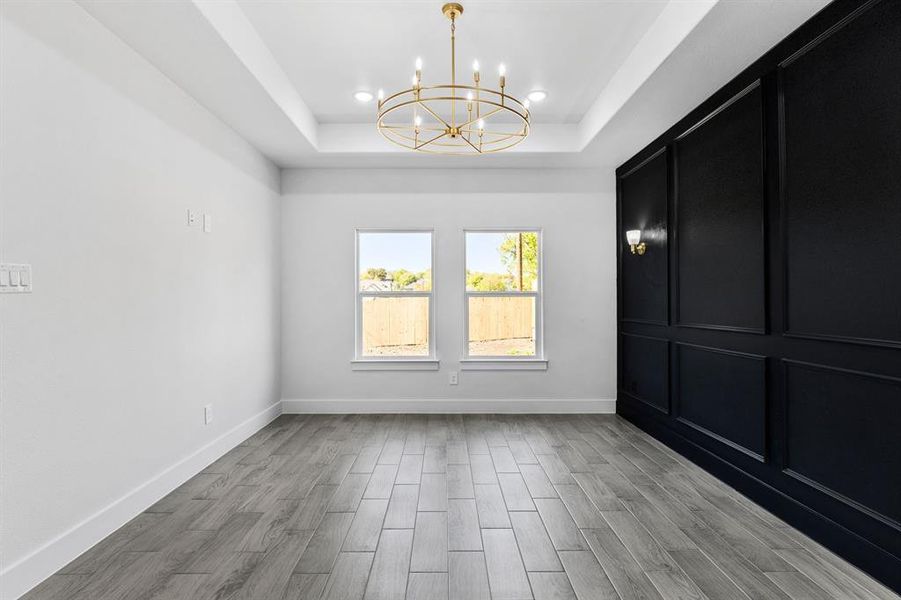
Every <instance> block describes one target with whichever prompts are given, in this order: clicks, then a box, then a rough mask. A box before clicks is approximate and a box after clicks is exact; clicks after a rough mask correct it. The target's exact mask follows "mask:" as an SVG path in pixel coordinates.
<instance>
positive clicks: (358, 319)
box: [350, 227, 439, 371]
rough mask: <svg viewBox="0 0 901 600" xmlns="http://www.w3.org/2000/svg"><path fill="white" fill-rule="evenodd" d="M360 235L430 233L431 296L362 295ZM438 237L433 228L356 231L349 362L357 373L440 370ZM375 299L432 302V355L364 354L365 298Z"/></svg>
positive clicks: (380, 293) (423, 293)
mask: <svg viewBox="0 0 901 600" xmlns="http://www.w3.org/2000/svg"><path fill="white" fill-rule="evenodd" d="M361 233H428V234H431V240H432V247H431V256H430V257H429V258H430V267H429V268H430V269H431V272H432V289H431V290H429V291H428V292H362V291H360V234H361ZM435 240H436V235H435V229H434V228H433V227H412V228H388V229H383V228H376V227H355V228H354V280H353V281H354V284H353V285H354V296H355V298H354V358H353V359H352V360H351V361H350V363H351V369H352V370H354V371H436V370H438V367H439V361H438V357H437V355H436V351H435V348H437V344H436V341H435V280H436V278H435V248H436V241H435ZM369 296H376V297H388V298H390V297H408V298H409V297H419V298H428V299H429V354H428V356H366V355H364V354H363V298H364V297H369Z"/></svg>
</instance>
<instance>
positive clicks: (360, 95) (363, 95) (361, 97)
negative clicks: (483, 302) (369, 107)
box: [354, 90, 372, 103]
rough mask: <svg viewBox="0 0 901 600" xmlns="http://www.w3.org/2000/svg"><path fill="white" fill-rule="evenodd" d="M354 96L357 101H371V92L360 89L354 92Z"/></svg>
mask: <svg viewBox="0 0 901 600" xmlns="http://www.w3.org/2000/svg"><path fill="white" fill-rule="evenodd" d="M354 98H355V99H356V100H357V102H362V103H366V102H371V101H372V92H367V91H366V90H360V91H359V92H354Z"/></svg>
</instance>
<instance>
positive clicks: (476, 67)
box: [472, 60, 479, 73]
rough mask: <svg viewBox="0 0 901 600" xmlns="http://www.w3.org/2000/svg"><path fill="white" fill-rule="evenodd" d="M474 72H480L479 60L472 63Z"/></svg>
mask: <svg viewBox="0 0 901 600" xmlns="http://www.w3.org/2000/svg"><path fill="white" fill-rule="evenodd" d="M472 70H473V71H475V72H476V73H478V72H479V61H477V60H474V61H472Z"/></svg>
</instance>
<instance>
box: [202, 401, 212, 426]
mask: <svg viewBox="0 0 901 600" xmlns="http://www.w3.org/2000/svg"><path fill="white" fill-rule="evenodd" d="M212 422H213V405H212V404H207V405H206V406H204V407H203V424H204V425H209V424H210V423H212Z"/></svg>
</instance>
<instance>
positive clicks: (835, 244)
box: [617, 0, 901, 592]
mask: <svg viewBox="0 0 901 600" xmlns="http://www.w3.org/2000/svg"><path fill="white" fill-rule="evenodd" d="M899 40H901V2H897V1H894V0H866V1H860V0H835V1H834V2H832V3H831V4H829V5H828V6H827V7H826V8H824V9H823V10H822V11H821V12H820V13H818V14H817V15H815V16H814V17H813V18H811V19H810V20H809V21H808V22H807V23H805V24H804V25H803V26H802V27H800V28H799V29H798V30H797V31H795V32H794V33H792V34H791V35H789V36H788V37H787V38H786V39H785V40H783V41H782V42H780V43H779V44H778V45H777V46H775V47H774V48H773V49H772V50H770V51H769V52H767V53H766V54H765V55H764V56H762V57H761V58H760V59H759V60H758V61H756V62H755V63H753V64H752V65H750V66H749V67H748V68H747V69H746V70H745V71H743V72H742V73H740V74H738V75H737V76H736V77H735V78H734V79H733V80H732V81H730V82H729V83H728V84H726V85H725V86H724V87H723V88H721V89H720V90H719V91H717V92H716V93H715V94H713V95H712V96H711V97H710V98H708V99H707V100H706V101H704V102H703V103H702V104H701V105H700V106H698V107H697V108H696V109H695V110H693V111H692V112H691V113H689V114H688V115H686V116H685V117H684V118H683V119H681V120H680V121H679V122H678V123H675V124H673V126H672V127H670V128H669V129H668V130H667V131H665V132H664V133H662V134H661V135H660V136H659V137H658V138H657V139H656V140H654V141H653V142H652V143H651V144H649V145H648V146H647V147H646V148H645V149H644V150H642V151H640V152H639V153H638V154H636V155H635V156H634V157H633V158H632V159H630V160H628V161H626V162H625V163H624V164H623V165H622V166H620V168H619V169H617V184H618V187H617V191H618V195H617V215H618V216H619V220H618V222H617V226H618V228H619V230H618V232H617V233H618V241H617V253H618V256H619V258H620V263H619V281H620V285H619V289H618V292H619V296H618V317H619V319H618V332H619V334H620V335H619V340H620V342H619V343H620V353H619V358H618V369H619V397H620V399H621V402H619V403H618V405H617V411H618V412H619V413H620V414H621V415H623V416H625V417H626V418H628V419H630V420H631V421H633V422H634V423H636V424H637V425H638V426H640V427H642V428H643V429H645V430H647V431H649V432H651V433H652V434H653V435H655V437H657V438H658V439H661V440H662V441H664V442H665V443H667V444H669V445H671V446H672V447H674V448H676V449H677V450H679V451H681V452H683V453H685V454H686V455H688V456H689V457H690V458H692V459H693V460H696V461H697V462H699V464H701V466H703V467H704V468H707V469H708V470H710V471H711V472H713V473H714V474H715V475H716V476H718V477H720V478H722V479H724V480H725V481H726V482H727V483H729V484H731V485H733V486H735V487H737V488H738V489H740V490H741V491H743V492H744V493H746V494H748V495H749V496H751V498H752V499H754V500H755V501H757V502H759V503H761V504H763V505H764V506H766V507H767V508H768V509H770V510H771V511H773V512H775V513H776V514H777V515H779V516H781V517H782V518H784V519H785V520H787V521H788V522H789V523H790V524H792V525H794V526H796V527H798V528H799V529H801V530H802V531H803V532H804V533H806V534H808V535H809V536H811V537H812V538H814V539H816V540H817V541H819V542H821V543H823V544H824V545H826V546H827V547H829V548H830V549H832V550H834V551H835V552H836V553H838V554H839V555H841V556H842V557H843V558H846V559H847V560H849V561H851V562H852V563H854V564H856V565H857V566H859V567H861V568H862V569H864V570H866V571H868V572H869V573H870V574H872V575H873V576H875V577H877V578H878V579H880V580H882V581H883V582H884V583H886V585H888V586H889V587H891V588H893V589H894V590H896V591H898V592H901V444H899V443H898V442H897V440H898V435H899V434H898V432H899V431H901V271H899V270H898V256H901V235H899V234H898V232H899V231H901V202H899V198H901V169H898V161H899V160H901V111H899V110H898V108H897V107H898V98H901V76H899V73H901V41H899ZM661 149H666V151H665V152H664V151H662V150H661ZM664 158H665V160H663V159H664ZM655 161H656V162H655ZM664 163H665V166H666V180H667V199H666V205H667V211H666V213H667V227H668V236H667V239H668V241H669V243H668V245H667V246H666V247H665V251H666V252H667V253H668V257H667V265H668V268H667V272H666V276H665V278H664V277H663V275H662V271H660V272H659V273H660V274H659V277H660V279H659V281H661V282H665V285H666V286H667V290H666V296H667V302H668V308H669V310H668V312H667V315H668V319H666V320H664V319H663V318H657V319H652V320H644V321H642V319H643V318H644V317H646V315H640V314H639V315H636V314H634V311H632V313H631V314H630V307H629V304H630V303H631V304H634V305H635V306H642V305H645V306H646V305H647V299H646V298H643V297H641V296H640V294H641V293H648V292H647V289H645V288H641V287H634V288H633V289H631V290H630V292H629V293H626V294H624V293H623V281H624V280H625V281H628V278H629V277H630V276H631V275H632V274H631V273H630V269H632V268H634V267H635V261H629V260H623V259H624V256H625V255H626V254H628V251H629V249H628V246H626V245H625V242H624V240H623V239H622V237H623V236H624V230H625V229H629V228H631V227H630V225H631V222H630V215H632V214H635V212H636V210H637V209H638V208H640V206H630V203H631V202H635V201H636V198H637V197H640V194H635V193H630V191H631V192H634V190H628V189H625V190H624V189H623V185H622V184H623V178H624V177H626V176H628V177H640V176H642V175H643V174H648V173H650V172H651V170H650V169H649V168H648V167H649V166H652V165H653V166H655V167H658V168H662V167H663V165H664ZM656 175H657V176H658V177H659V176H660V173H659V172H658V173H656ZM636 181H637V180H636ZM662 187H663V186H662V185H659V186H658V188H657V189H658V190H659V189H662ZM658 193H659V192H658ZM626 258H629V257H626ZM655 306H658V307H659V306H660V304H657V305H655ZM639 340H643V341H639ZM651 340H653V341H651ZM665 345H668V347H669V349H670V353H669V361H663V360H662V358H661V352H662V351H661V350H660V348H662V347H664V346H665ZM636 349H640V351H638V350H636ZM664 363H665V364H664ZM662 380H668V382H669V386H670V389H669V390H668V393H667V392H665V391H662V390H660V389H659V387H657V386H659V382H660V381H662ZM636 390H645V392H644V393H637V392H636ZM647 390H653V392H648V391H647ZM649 395H650V396H652V398H650V400H651V401H649V398H648V396H649ZM642 396H644V397H642ZM663 397H667V398H668V407H669V411H667V410H663V409H662V408H661V406H662V403H661V402H660V400H659V399H660V398H663Z"/></svg>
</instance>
